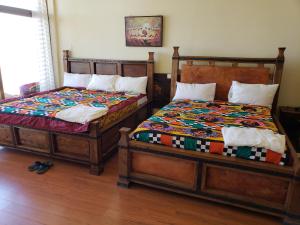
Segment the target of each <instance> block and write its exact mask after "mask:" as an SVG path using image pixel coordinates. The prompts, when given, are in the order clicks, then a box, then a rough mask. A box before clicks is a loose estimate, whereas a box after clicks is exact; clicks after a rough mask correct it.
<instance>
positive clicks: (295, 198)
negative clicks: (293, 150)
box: [283, 159, 300, 225]
mask: <svg viewBox="0 0 300 225" xmlns="http://www.w3.org/2000/svg"><path fill="white" fill-rule="evenodd" d="M293 163H294V166H293V167H294V171H295V173H294V179H293V180H292V182H291V184H290V188H289V193H288V198H287V203H286V205H287V215H286V217H285V218H284V220H283V224H284V225H297V224H298V225H299V224H300V162H299V159H296V160H295V161H294V162H293Z"/></svg>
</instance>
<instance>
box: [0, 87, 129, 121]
mask: <svg viewBox="0 0 300 225" xmlns="http://www.w3.org/2000/svg"><path fill="white" fill-rule="evenodd" d="M131 97H132V96H129V95H126V94H124V93H111V92H110V93H109V92H99V91H92V90H85V89H83V90H78V89H73V88H65V89H62V90H60V91H55V92H49V93H47V94H42V95H36V96H33V97H30V98H20V99H19V100H16V101H11V102H7V103H3V104H0V113H10V114H19V115H29V116H43V117H51V118H54V117H55V115H56V113H57V112H59V111H61V110H64V109H66V108H70V107H72V106H76V105H78V104H83V105H87V106H93V107H103V106H107V107H108V108H111V107H112V106H114V105H117V104H119V103H120V102H122V101H125V100H128V99H129V98H131Z"/></svg>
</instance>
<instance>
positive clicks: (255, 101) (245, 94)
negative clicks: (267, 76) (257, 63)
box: [228, 81, 278, 107]
mask: <svg viewBox="0 0 300 225" xmlns="http://www.w3.org/2000/svg"><path fill="white" fill-rule="evenodd" d="M277 89H278V84H270V85H266V84H244V83H240V82H238V81H232V85H231V88H230V90H229V93H228V101H229V102H232V103H242V104H252V105H262V106H269V107H270V106H272V103H273V99H274V96H275V94H276V91H277Z"/></svg>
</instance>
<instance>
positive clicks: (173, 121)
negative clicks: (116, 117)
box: [132, 100, 287, 165]
mask: <svg viewBox="0 0 300 225" xmlns="http://www.w3.org/2000/svg"><path fill="white" fill-rule="evenodd" d="M224 126H237V127H255V128H262V129H270V130H272V131H274V132H277V128H276V126H275V124H274V123H273V120H272V116H271V112H270V108H268V107H264V106H254V105H243V104H233V103H228V102H221V101H215V102H203V101H191V100H180V101H173V102H171V103H170V104H169V105H167V106H165V107H163V108H162V109H161V110H160V111H158V112H157V113H156V114H154V115H153V116H151V117H150V118H149V119H148V120H146V121H144V122H143V123H141V124H140V125H139V126H138V127H137V129H136V130H135V131H134V132H133V135H132V139H134V140H138V141H143V142H148V143H154V144H162V145H167V146H172V147H176V148H181V149H186V150H192V151H199V152H209V153H215V154H220V155H224V156H231V157H239V158H244V159H250V160H257V161H266V162H270V163H274V164H279V165H284V164H286V162H287V154H286V153H284V154H279V153H277V152H274V151H271V150H269V149H265V148H257V147H249V146H243V147H233V146H229V147H224V142H223V136H222V133H221V129H222V127H224Z"/></svg>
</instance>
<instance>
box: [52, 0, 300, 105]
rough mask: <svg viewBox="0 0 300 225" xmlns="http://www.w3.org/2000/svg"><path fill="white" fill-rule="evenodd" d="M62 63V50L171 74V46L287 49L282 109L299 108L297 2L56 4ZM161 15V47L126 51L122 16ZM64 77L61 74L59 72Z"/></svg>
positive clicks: (270, 52)
mask: <svg viewBox="0 0 300 225" xmlns="http://www.w3.org/2000/svg"><path fill="white" fill-rule="evenodd" d="M52 1H54V5H53V7H50V8H51V9H50V16H51V18H52V24H54V25H55V32H56V37H55V38H54V39H55V40H54V41H56V43H55V47H56V49H57V55H58V59H57V61H58V63H59V64H60V67H59V68H60V70H59V71H62V68H61V67H62V66H61V63H60V62H61V51H62V49H70V50H72V53H73V55H74V56H76V57H95V58H119V59H146V57H147V51H154V52H155V54H156V55H155V60H156V68H155V71H156V72H161V73H170V71H171V55H172V46H175V45H176V46H180V53H181V54H188V55H217V56H241V57H275V56H276V55H277V47H279V46H285V47H287V51H286V65H285V71H284V76H283V84H282V89H281V93H280V104H281V105H300V29H299V28H300V1H299V0H186V1H182V0H150V1H149V0H52ZM129 15H163V16H164V40H163V47H162V48H140V47H136V48H135V47H126V46H125V34H124V17H125V16H129ZM60 74H61V73H60Z"/></svg>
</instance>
